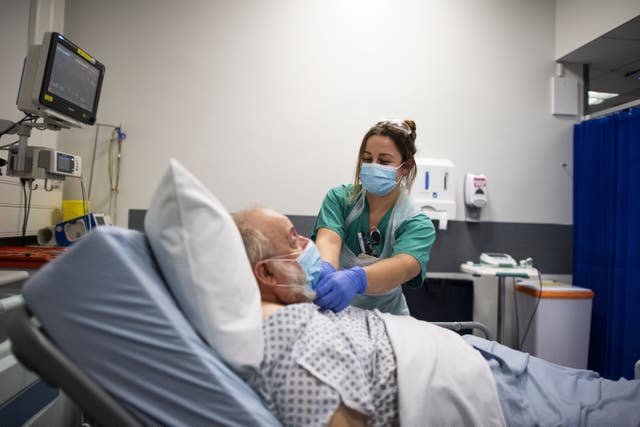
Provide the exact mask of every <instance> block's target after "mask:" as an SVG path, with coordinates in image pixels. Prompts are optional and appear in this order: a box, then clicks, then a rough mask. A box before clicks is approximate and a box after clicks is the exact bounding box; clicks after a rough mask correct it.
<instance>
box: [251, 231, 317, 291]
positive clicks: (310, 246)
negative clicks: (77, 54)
mask: <svg viewBox="0 0 640 427" xmlns="http://www.w3.org/2000/svg"><path fill="white" fill-rule="evenodd" d="M304 239H305V240H306V244H305V246H304V248H303V249H302V251H301V252H300V254H299V255H298V256H297V257H296V258H295V259H286V258H281V257H273V258H267V259H265V260H264V261H266V262H289V263H291V262H295V263H296V264H298V266H299V267H300V269H301V270H302V272H303V273H304V280H305V283H286V284H285V283H279V284H276V285H275V286H278V287H284V288H291V289H294V290H296V292H297V293H298V294H299V295H300V296H301V297H303V298H302V299H301V300H300V301H299V302H304V301H313V299H314V298H315V296H316V292H315V288H316V285H317V284H318V280H320V273H321V272H322V258H321V257H320V251H318V248H317V247H316V245H315V244H314V243H313V241H312V240H310V239H307V238H304Z"/></svg>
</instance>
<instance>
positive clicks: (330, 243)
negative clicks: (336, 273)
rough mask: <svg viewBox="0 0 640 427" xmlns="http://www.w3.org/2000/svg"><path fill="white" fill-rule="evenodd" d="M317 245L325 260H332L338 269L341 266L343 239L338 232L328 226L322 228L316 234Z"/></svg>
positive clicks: (334, 266)
mask: <svg viewBox="0 0 640 427" xmlns="http://www.w3.org/2000/svg"><path fill="white" fill-rule="evenodd" d="M316 246H317V247H318V251H320V256H321V257H322V259H323V260H324V261H328V262H330V263H331V265H333V268H335V269H336V270H337V269H338V268H340V250H342V239H341V238H340V235H339V234H338V233H336V232H335V231H333V230H329V229H328V228H320V229H319V230H318V235H317V236H316Z"/></svg>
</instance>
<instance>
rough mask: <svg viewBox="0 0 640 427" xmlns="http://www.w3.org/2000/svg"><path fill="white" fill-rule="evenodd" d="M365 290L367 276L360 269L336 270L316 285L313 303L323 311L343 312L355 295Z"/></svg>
mask: <svg viewBox="0 0 640 427" xmlns="http://www.w3.org/2000/svg"><path fill="white" fill-rule="evenodd" d="M366 289H367V274H366V273H365V271H364V269H363V268H362V267H353V268H349V269H347V270H338V271H336V272H333V273H329V274H327V275H326V276H324V277H322V279H320V281H318V284H317V285H316V299H315V301H314V302H315V303H316V304H317V305H318V306H320V308H322V309H323V310H333V311H335V312H336V313H337V312H339V311H342V310H344V309H345V308H346V307H347V306H348V305H349V304H351V300H352V299H353V297H354V296H356V294H363V293H364V291H365V290H366Z"/></svg>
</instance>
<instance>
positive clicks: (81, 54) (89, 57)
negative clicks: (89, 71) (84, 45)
mask: <svg viewBox="0 0 640 427" xmlns="http://www.w3.org/2000/svg"><path fill="white" fill-rule="evenodd" d="M78 55H80V56H82V57H83V58H84V59H86V60H87V61H89V62H91V56H89V54H88V53H87V52H85V51H84V50H82V49H80V48H78Z"/></svg>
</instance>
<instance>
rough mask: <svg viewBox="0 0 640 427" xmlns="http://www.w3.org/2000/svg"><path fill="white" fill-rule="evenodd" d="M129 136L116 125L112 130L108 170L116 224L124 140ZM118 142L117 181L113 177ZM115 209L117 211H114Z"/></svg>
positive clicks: (110, 213) (111, 203) (112, 208)
mask: <svg viewBox="0 0 640 427" xmlns="http://www.w3.org/2000/svg"><path fill="white" fill-rule="evenodd" d="M126 137H127V136H126V134H125V133H123V132H122V129H121V128H120V127H114V129H113V131H112V132H111V139H110V140H109V164H108V172H109V215H111V217H112V218H113V223H114V224H115V223H116V222H117V219H118V193H120V170H121V163H122V140H123V139H125V138H126ZM115 141H117V142H118V152H117V156H116V161H115V163H116V165H115V169H116V171H115V182H114V177H113V173H114V172H113V159H112V156H113V143H114V142H115ZM114 210H115V213H114Z"/></svg>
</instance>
